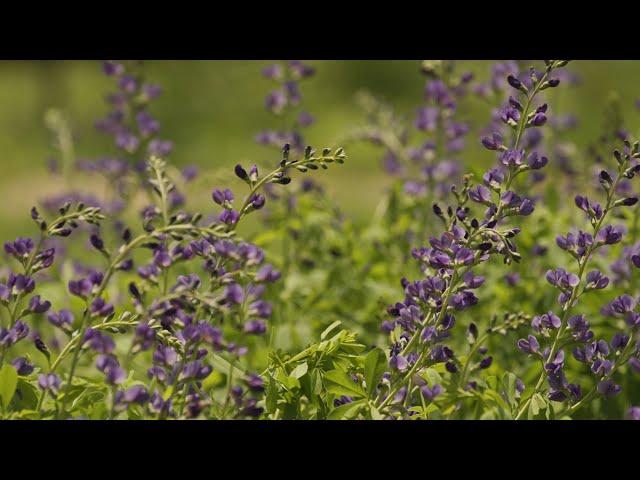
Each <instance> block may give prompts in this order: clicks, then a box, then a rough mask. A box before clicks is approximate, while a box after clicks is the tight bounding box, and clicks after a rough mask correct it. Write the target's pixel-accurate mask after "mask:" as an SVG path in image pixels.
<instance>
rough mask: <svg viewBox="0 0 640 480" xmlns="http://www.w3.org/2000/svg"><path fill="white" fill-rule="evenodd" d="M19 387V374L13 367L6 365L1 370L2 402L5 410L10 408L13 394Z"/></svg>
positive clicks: (0, 393) (0, 397)
mask: <svg viewBox="0 0 640 480" xmlns="http://www.w3.org/2000/svg"><path fill="white" fill-rule="evenodd" d="M17 386H18V372H16V369H15V368H14V367H13V365H8V364H7V365H4V366H3V367H2V368H0V400H2V405H3V407H4V408H7V407H8V406H9V402H10V401H11V399H12V398H13V394H14V393H15V391H16V387H17Z"/></svg>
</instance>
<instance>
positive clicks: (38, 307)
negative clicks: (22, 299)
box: [29, 295, 51, 313]
mask: <svg viewBox="0 0 640 480" xmlns="http://www.w3.org/2000/svg"><path fill="white" fill-rule="evenodd" d="M49 308H51V302H50V301H49V300H45V301H41V300H40V295H34V296H33V297H31V299H30V300H29V311H31V312H33V313H44V312H46V311H47V310H49Z"/></svg>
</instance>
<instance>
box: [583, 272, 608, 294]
mask: <svg viewBox="0 0 640 480" xmlns="http://www.w3.org/2000/svg"><path fill="white" fill-rule="evenodd" d="M607 285H609V278H608V277H605V276H604V275H603V274H602V272H600V271H598V270H592V271H590V272H589V273H587V287H588V288H594V289H599V290H600V289H603V288H605V287H606V286H607Z"/></svg>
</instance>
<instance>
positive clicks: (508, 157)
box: [500, 150, 524, 167]
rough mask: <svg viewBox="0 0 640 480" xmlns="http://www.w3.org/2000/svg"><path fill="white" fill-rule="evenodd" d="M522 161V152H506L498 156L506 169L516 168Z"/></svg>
mask: <svg viewBox="0 0 640 480" xmlns="http://www.w3.org/2000/svg"><path fill="white" fill-rule="evenodd" d="M523 160H524V150H507V151H506V152H504V153H503V154H502V155H501V156H500V161H501V162H502V164H503V165H505V166H507V167H518V166H520V165H522V163H523Z"/></svg>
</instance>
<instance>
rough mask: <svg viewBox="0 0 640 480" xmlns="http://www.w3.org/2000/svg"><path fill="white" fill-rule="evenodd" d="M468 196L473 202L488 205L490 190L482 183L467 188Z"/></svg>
mask: <svg viewBox="0 0 640 480" xmlns="http://www.w3.org/2000/svg"><path fill="white" fill-rule="evenodd" d="M469 198H470V199H471V200H473V201H474V202H477V203H483V204H485V205H488V204H490V203H491V192H490V191H489V189H488V188H487V187H485V186H484V185H476V186H475V187H474V188H472V189H471V190H469Z"/></svg>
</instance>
